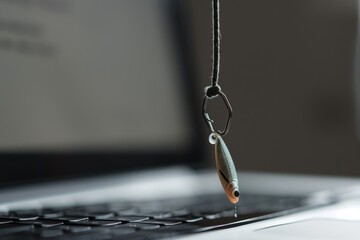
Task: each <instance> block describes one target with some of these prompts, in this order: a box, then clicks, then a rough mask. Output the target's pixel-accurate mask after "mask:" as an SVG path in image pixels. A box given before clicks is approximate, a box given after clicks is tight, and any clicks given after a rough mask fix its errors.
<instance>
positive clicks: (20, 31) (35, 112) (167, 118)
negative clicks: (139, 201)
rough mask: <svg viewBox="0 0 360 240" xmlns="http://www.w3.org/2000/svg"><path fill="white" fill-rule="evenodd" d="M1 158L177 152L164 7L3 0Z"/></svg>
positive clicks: (141, 2) (180, 110)
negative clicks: (35, 153) (110, 151)
mask: <svg viewBox="0 0 360 240" xmlns="http://www.w3.org/2000/svg"><path fill="white" fill-rule="evenodd" d="M0 6H1V7H0V13H1V14H0V72H1V81H0V98H1V99H0V113H1V118H0V133H1V134H0V151H9V150H10V151H17V150H25V151H27V150H35V151H43V150H44V151H49V150H50V151H51V150H63V149H65V150H66V149H72V150H83V149H97V148H100V149H103V148H106V149H120V150H122V149H133V150H135V149H155V150H156V149H160V148H167V149H171V148H179V147H180V146H182V145H184V142H185V141H186V138H187V136H188V134H189V133H188V129H187V121H188V119H187V118H186V116H187V114H188V113H187V112H186V108H185V105H184V103H183V98H184V96H182V94H181V92H179V90H178V89H179V84H180V83H179V82H180V81H181V79H180V74H179V68H178V62H177V59H176V55H175V50H176V49H174V48H175V45H174V44H173V42H172V40H173V38H172V36H171V35H170V31H171V27H172V26H171V25H170V24H169V20H168V19H167V15H166V13H165V12H164V8H163V1H161V0H126V1H125V0H122V1H118V0H102V1H99V0H76V1H70V0H52V1H44V0H21V1H19V0H0Z"/></svg>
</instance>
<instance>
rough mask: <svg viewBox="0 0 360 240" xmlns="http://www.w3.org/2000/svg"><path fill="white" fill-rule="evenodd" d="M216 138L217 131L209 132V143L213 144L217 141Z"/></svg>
mask: <svg viewBox="0 0 360 240" xmlns="http://www.w3.org/2000/svg"><path fill="white" fill-rule="evenodd" d="M217 139H218V136H217V133H212V134H210V136H209V142H210V143H211V144H215V143H216V142H217Z"/></svg>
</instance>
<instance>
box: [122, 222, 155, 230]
mask: <svg viewBox="0 0 360 240" xmlns="http://www.w3.org/2000/svg"><path fill="white" fill-rule="evenodd" d="M121 226H124V227H131V228H135V229H137V230H153V229H157V228H159V227H160V225H156V224H146V223H127V224H123V225H120V226H119V227H121Z"/></svg>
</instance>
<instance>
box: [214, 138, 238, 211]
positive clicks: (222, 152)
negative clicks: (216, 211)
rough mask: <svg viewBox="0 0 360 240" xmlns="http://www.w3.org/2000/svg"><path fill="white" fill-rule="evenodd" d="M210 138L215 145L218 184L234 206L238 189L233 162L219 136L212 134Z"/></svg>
mask: <svg viewBox="0 0 360 240" xmlns="http://www.w3.org/2000/svg"><path fill="white" fill-rule="evenodd" d="M210 138H212V143H215V161H216V167H217V172H218V175H219V178H220V182H221V184H222V186H223V188H224V191H225V193H226V196H227V197H228V199H229V200H230V202H232V203H234V204H235V203H237V202H238V201H239V187H238V178H237V171H236V168H235V165H234V162H233V160H232V157H231V155H230V152H229V149H228V148H227V146H226V144H225V142H224V140H223V139H222V138H221V136H220V135H219V134H216V133H213V134H211V135H210ZM210 141H211V139H210Z"/></svg>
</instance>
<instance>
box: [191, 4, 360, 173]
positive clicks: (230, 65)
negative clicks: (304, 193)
mask: <svg viewBox="0 0 360 240" xmlns="http://www.w3.org/2000/svg"><path fill="white" fill-rule="evenodd" d="M188 5H189V7H190V12H191V18H192V19H193V20H194V21H193V23H192V26H191V27H192V30H193V32H194V44H195V48H196V52H195V54H194V57H195V59H196V63H197V70H198V71H197V74H198V80H199V82H198V90H197V91H198V92H201V91H203V87H204V86H207V85H209V84H210V76H211V60H212V59H211V56H212V55H211V54H212V52H211V51H212V48H211V41H210V38H211V36H212V35H211V27H210V25H209V23H210V21H211V4H210V1H208V0H196V1H188ZM357 8H358V6H357V1H356V0H346V1H341V0H302V1H296V0H287V1H285V0H272V1H268V0H257V1H251V0H249V1H248V0H240V1H239V0H225V1H221V33H222V42H221V54H222V55H221V70H220V86H221V87H222V89H223V91H224V92H225V93H226V94H227V96H228V98H229V99H230V102H231V104H232V106H233V109H234V117H233V121H232V126H231V130H230V132H229V134H228V135H227V136H226V137H225V138H224V139H225V141H226V143H227V144H228V147H229V148H230V150H231V153H232V155H233V158H234V159H236V161H237V166H238V169H239V170H256V171H276V172H285V171H287V172H288V171H290V172H296V173H320V174H342V175H357V176H360V145H359V139H357V137H356V120H355V96H354V92H355V90H354V89H355V87H354V78H353V77H354V74H353V72H354V66H355V62H354V61H355V47H356V44H355V43H356V37H357V18H358V10H357ZM199 102H201V100H200V99H199ZM223 108H224V106H222V105H220V106H214V107H213V108H212V110H209V111H210V112H211V113H210V115H212V116H214V117H216V116H218V115H221V114H226V111H225V110H224V109H223ZM221 120H222V119H221ZM221 120H220V122H221ZM358 124H359V123H358ZM204 125H205V124H204ZM219 125H220V128H221V127H222V126H223V125H222V124H221V123H219ZM204 131H208V130H207V129H205V130H204ZM209 151H210V153H212V148H211V146H209ZM209 151H207V152H209ZM211 157H212V156H210V158H211Z"/></svg>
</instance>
